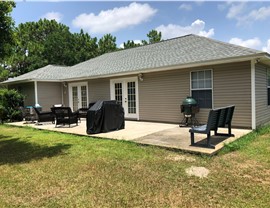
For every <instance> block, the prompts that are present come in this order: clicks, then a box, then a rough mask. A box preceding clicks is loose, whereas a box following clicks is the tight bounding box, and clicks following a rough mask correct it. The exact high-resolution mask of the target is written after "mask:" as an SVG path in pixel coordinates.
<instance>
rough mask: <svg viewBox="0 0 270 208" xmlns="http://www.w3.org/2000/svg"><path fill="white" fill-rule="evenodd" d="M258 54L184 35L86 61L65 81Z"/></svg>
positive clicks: (73, 69)
mask: <svg viewBox="0 0 270 208" xmlns="http://www.w3.org/2000/svg"><path fill="white" fill-rule="evenodd" d="M262 53H263V52H262V51H257V50H253V49H249V48H244V47H241V46H236V45H232V44H228V43H223V42H220V41H216V40H213V39H209V38H205V37H201V36H197V35H186V36H182V37H179V38H174V39H170V40H165V41H162V42H159V43H155V44H151V45H146V46H140V47H137V48H132V49H127V50H122V51H117V52H112V53H107V54H104V55H102V56H99V57H97V58H94V59H90V60H88V61H85V62H82V63H79V64H77V65H75V66H73V67H71V69H72V70H71V73H70V74H68V76H67V77H66V78H76V77H77V78H79V77H92V76H104V75H112V74H119V73H130V72H134V71H143V70H147V69H155V68H162V67H168V66H174V65H185V64H192V63H200V62H207V61H214V60H222V59H229V58H235V57H243V56H250V55H256V54H262Z"/></svg>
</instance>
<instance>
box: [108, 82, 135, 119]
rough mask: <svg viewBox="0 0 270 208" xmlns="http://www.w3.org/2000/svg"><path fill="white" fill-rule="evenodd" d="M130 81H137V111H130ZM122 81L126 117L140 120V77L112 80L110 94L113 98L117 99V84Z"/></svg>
mask: <svg viewBox="0 0 270 208" xmlns="http://www.w3.org/2000/svg"><path fill="white" fill-rule="evenodd" d="M128 82H135V93H136V98H135V99H136V113H134V114H130V113H128V89H127V84H128ZM116 83H122V102H123V108H124V110H125V118H128V119H129V118H130V119H136V120H139V90H138V77H129V78H119V79H111V80H110V94H111V100H115V84H116Z"/></svg>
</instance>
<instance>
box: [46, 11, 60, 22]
mask: <svg viewBox="0 0 270 208" xmlns="http://www.w3.org/2000/svg"><path fill="white" fill-rule="evenodd" d="M42 18H45V19H48V20H55V21H56V22H61V20H62V19H63V15H62V14H61V13H59V12H48V13H47V14H45V15H43V16H42Z"/></svg>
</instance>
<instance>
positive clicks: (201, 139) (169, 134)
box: [10, 120, 251, 155]
mask: <svg viewBox="0 0 270 208" xmlns="http://www.w3.org/2000/svg"><path fill="white" fill-rule="evenodd" d="M10 125H14V126H31V127H33V128H37V129H44V130H50V131H56V132H63V133H70V134H76V135H84V136H91V137H97V138H108V139H117V140H126V141H133V142H136V143H140V144H147V145H154V146H159V147H166V148H172V149H179V150H183V151H188V152H194V153H202V154H208V155H212V154H215V153H216V152H217V151H219V150H220V149H221V148H222V147H223V146H224V143H229V142H232V141H234V140H236V139H238V138H239V137H241V136H243V135H245V134H247V133H249V132H251V130H247V129H232V133H233V134H234V135H235V137H221V136H212V137H213V139H212V140H211V141H212V143H213V144H214V145H215V149H210V148H205V147H203V145H202V144H205V143H206V141H205V140H206V135H204V134H195V143H196V146H190V134H189V128H188V127H181V128H179V126H178V125H177V124H165V123H153V122H141V121H125V129H122V130H118V131H112V132H108V133H100V134H91V135H88V134H87V133H86V122H85V120H82V121H81V123H79V125H78V126H75V125H72V126H71V128H69V127H68V126H63V127H57V128H55V125H54V124H51V123H43V124H42V125H36V124H25V122H14V123H10ZM226 131H227V129H222V128H220V129H219V132H220V133H226Z"/></svg>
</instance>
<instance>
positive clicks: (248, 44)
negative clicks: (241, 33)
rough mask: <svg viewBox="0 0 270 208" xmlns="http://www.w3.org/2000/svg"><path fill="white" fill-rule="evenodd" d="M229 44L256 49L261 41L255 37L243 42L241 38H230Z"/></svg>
mask: <svg viewBox="0 0 270 208" xmlns="http://www.w3.org/2000/svg"><path fill="white" fill-rule="evenodd" d="M229 43H231V44H236V45H240V46H243V47H247V48H253V49H258V48H259V47H260V46H261V44H262V43H261V40H260V39H259V38H257V37H255V38H252V39H248V40H243V39H241V38H232V39H231V40H230V41H229Z"/></svg>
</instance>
